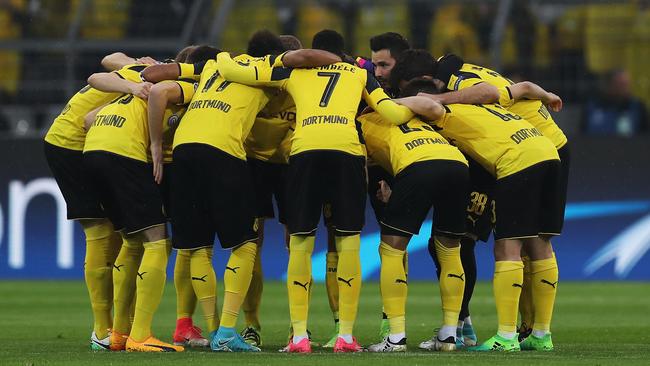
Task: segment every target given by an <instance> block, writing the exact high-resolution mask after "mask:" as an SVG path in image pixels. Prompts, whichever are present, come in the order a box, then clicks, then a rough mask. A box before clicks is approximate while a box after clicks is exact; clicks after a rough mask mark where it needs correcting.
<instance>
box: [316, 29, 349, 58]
mask: <svg viewBox="0 0 650 366" xmlns="http://www.w3.org/2000/svg"><path fill="white" fill-rule="evenodd" d="M311 48H314V49H317V50H325V51H328V52H331V53H333V54H335V55H337V56H340V57H341V58H343V56H344V52H343V49H344V48H345V41H344V40H343V36H342V35H341V34H340V33H339V32H337V31H335V30H331V29H323V30H322V31H320V32H318V33H316V34H314V38H313V39H312V41H311Z"/></svg>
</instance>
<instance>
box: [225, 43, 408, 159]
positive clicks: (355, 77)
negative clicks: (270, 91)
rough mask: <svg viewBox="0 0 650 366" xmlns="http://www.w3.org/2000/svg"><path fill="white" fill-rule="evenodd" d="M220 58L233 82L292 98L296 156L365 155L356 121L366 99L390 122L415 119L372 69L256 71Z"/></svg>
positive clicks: (331, 67) (329, 67)
mask: <svg viewBox="0 0 650 366" xmlns="http://www.w3.org/2000/svg"><path fill="white" fill-rule="evenodd" d="M217 60H218V62H219V69H220V70H221V72H222V73H223V74H224V76H225V77H226V78H227V79H229V80H233V81H236V82H241V83H245V84H250V85H268V86H274V87H279V88H282V89H284V90H286V91H287V92H288V93H289V94H290V95H291V97H292V98H293V100H294V102H295V103H296V129H295V131H294V135H293V139H292V141H291V155H295V154H299V153H302V152H305V151H312V150H336V151H342V152H346V153H348V154H352V155H357V156H363V155H365V149H364V147H363V145H362V143H361V141H360V140H359V132H358V131H357V128H356V121H355V117H356V114H357V108H358V106H359V102H360V101H361V98H363V99H364V100H365V101H366V102H367V103H368V105H370V106H371V107H372V108H373V109H375V110H376V111H377V112H379V113H380V114H382V116H384V118H386V119H387V120H388V121H389V122H390V123H393V124H401V123H404V122H406V121H408V120H410V119H411V118H413V116H414V115H413V113H412V112H411V110H409V109H408V108H406V107H404V106H401V105H397V104H396V103H394V102H393V101H391V99H390V98H389V97H388V96H387V95H386V93H385V92H384V91H383V89H382V88H381V87H380V86H379V83H378V82H377V80H375V78H374V76H372V75H371V74H369V72H368V71H367V70H364V69H362V68H359V67H357V66H354V65H350V64H347V63H343V62H338V63H335V64H332V65H327V66H321V67H314V68H308V69H297V68H287V67H279V66H276V67H268V65H269V63H267V64H266V65H265V66H266V67H265V68H252V67H245V66H243V65H241V64H237V63H236V62H233V60H232V59H230V57H229V56H228V55H227V54H224V53H221V54H219V55H218V56H217Z"/></svg>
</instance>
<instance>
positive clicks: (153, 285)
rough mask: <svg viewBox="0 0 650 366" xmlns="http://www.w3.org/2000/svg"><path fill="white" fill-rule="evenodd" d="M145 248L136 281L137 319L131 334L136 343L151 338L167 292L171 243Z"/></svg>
mask: <svg viewBox="0 0 650 366" xmlns="http://www.w3.org/2000/svg"><path fill="white" fill-rule="evenodd" d="M143 246H144V254H143V255H142V263H141V264H140V268H139V269H138V273H137V276H138V278H137V279H136V284H137V287H136V292H137V297H136V302H135V318H134V319H133V327H131V334H130V336H131V338H132V339H133V340H135V341H136V342H142V341H144V340H146V339H147V338H149V336H151V322H152V320H153V314H154V313H155V312H156V310H157V309H158V305H159V304H160V300H161V299H162V295H163V291H164V290H165V280H166V278H167V261H168V259H169V253H170V252H171V241H170V240H169V239H162V240H157V241H151V242H145V243H144V244H143Z"/></svg>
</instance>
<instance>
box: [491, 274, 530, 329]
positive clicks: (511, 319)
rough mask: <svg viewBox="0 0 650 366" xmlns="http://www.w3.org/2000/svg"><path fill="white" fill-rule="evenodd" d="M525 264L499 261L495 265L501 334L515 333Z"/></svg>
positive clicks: (494, 284)
mask: <svg viewBox="0 0 650 366" xmlns="http://www.w3.org/2000/svg"><path fill="white" fill-rule="evenodd" d="M523 281H524V264H523V263H522V262H521V261H498V262H496V263H495V264H494V283H493V286H494V299H495V301H496V306H497V319H498V321H499V332H500V333H505V334H509V333H514V332H515V329H516V327H517V310H518V305H519V296H520V295H521V284H522V282H523Z"/></svg>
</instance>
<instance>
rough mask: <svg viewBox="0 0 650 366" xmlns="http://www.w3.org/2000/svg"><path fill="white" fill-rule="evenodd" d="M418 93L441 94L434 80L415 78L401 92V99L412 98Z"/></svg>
mask: <svg viewBox="0 0 650 366" xmlns="http://www.w3.org/2000/svg"><path fill="white" fill-rule="evenodd" d="M418 93H428V94H439V90H438V88H436V84H434V83H433V80H431V79H427V78H415V79H412V80H411V81H409V82H408V84H406V86H404V87H403V88H402V90H401V91H400V94H399V96H400V97H412V96H414V95H418Z"/></svg>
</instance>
